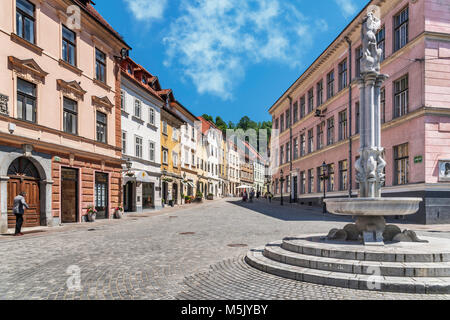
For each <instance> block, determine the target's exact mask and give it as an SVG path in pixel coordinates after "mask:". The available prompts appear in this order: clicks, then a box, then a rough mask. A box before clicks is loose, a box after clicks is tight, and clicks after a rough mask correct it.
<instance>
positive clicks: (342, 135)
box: [339, 110, 348, 141]
mask: <svg viewBox="0 0 450 320" xmlns="http://www.w3.org/2000/svg"><path fill="white" fill-rule="evenodd" d="M347 134H348V133H347V110H344V111H342V112H339V141H341V140H344V139H347Z"/></svg>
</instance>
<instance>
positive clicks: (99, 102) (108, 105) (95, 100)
mask: <svg viewBox="0 0 450 320" xmlns="http://www.w3.org/2000/svg"><path fill="white" fill-rule="evenodd" d="M92 104H93V105H95V106H98V107H100V108H103V109H106V110H107V111H111V109H112V108H113V107H114V104H113V103H112V102H111V101H110V100H109V99H108V97H106V96H104V97H103V98H100V97H97V96H92Z"/></svg>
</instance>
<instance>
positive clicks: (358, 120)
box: [355, 102, 361, 134]
mask: <svg viewBox="0 0 450 320" xmlns="http://www.w3.org/2000/svg"><path fill="white" fill-rule="evenodd" d="M359 109H360V108H359V102H357V103H356V104H355V111H356V114H355V117H356V119H355V122H356V123H355V133H356V134H358V133H359V126H360V123H359V122H360V117H361V116H360V110H359Z"/></svg>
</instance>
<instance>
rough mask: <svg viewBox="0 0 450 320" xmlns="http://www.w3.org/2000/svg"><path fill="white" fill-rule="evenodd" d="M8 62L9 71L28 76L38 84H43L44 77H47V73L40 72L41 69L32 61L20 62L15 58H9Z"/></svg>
mask: <svg viewBox="0 0 450 320" xmlns="http://www.w3.org/2000/svg"><path fill="white" fill-rule="evenodd" d="M8 62H9V67H10V69H12V70H14V71H16V72H17V73H19V74H21V75H22V76H25V77H26V75H30V76H32V77H33V78H34V79H36V80H38V81H40V82H44V80H45V77H46V76H47V75H48V73H47V72H45V71H44V70H42V68H41V67H40V66H39V65H38V64H37V63H36V61H34V60H33V59H26V60H21V59H18V58H16V57H13V56H9V57H8Z"/></svg>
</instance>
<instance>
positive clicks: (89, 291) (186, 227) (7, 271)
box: [0, 200, 450, 299]
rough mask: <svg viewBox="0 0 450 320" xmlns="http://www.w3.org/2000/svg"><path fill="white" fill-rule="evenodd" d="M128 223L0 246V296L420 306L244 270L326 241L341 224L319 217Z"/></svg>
mask: <svg viewBox="0 0 450 320" xmlns="http://www.w3.org/2000/svg"><path fill="white" fill-rule="evenodd" d="M136 216H138V215H133V217H128V218H127V219H124V220H120V221H118V222H117V221H116V222H114V223H99V224H92V225H91V224H83V225H82V226H81V227H80V226H79V225H78V226H74V227H73V228H70V227H68V228H65V229H62V231H60V232H43V233H36V234H30V235H26V236H25V237H20V238H12V237H6V238H1V239H0V298H1V299H186V298H189V299H263V298H264V299H372V298H374V299H409V298H423V296H418V295H402V294H382V293H374V292H367V291H358V290H348V289H342V288H334V287H327V286H320V285H313V284H307V283H301V282H297V281H292V280H287V279H282V278H278V277H275V276H272V275H269V274H265V273H262V272H260V271H258V270H256V269H253V268H251V267H249V266H248V265H247V264H245V262H244V261H243V257H244V255H245V253H246V252H247V250H248V249H249V248H253V247H258V246H261V245H264V244H265V243H267V242H271V241H275V240H279V239H281V238H283V237H286V236H298V235H300V234H306V233H321V232H323V233H326V232H328V230H329V229H331V228H333V227H342V226H344V225H345V224H346V223H347V222H348V221H349V220H346V219H344V218H340V217H335V216H331V215H323V214H320V213H318V211H317V210H312V209H309V208H299V207H290V206H286V207H284V208H280V206H279V204H278V205H277V204H275V203H274V204H268V203H267V202H266V201H265V200H260V201H256V202H254V203H246V204H242V203H240V202H238V201H232V200H218V201H213V202H206V203H204V204H202V205H197V206H192V207H189V206H188V207H184V208H180V209H177V210H173V209H172V210H168V211H166V212H163V213H162V214H160V215H154V214H153V215H151V216H146V215H143V216H141V217H136ZM439 235H440V236H443V237H450V236H449V234H448V233H439ZM230 245H232V246H230ZM77 271H79V275H80V276H79V277H77ZM78 279H79V280H80V281H79V282H78V281H77V280H78ZM78 284H79V286H77V285H78ZM68 285H69V286H71V287H72V288H75V289H76V290H70V289H69V288H68ZM78 289H79V290H78ZM426 297H427V298H434V299H437V298H440V299H449V298H450V296H444V295H439V296H438V295H435V296H426Z"/></svg>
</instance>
